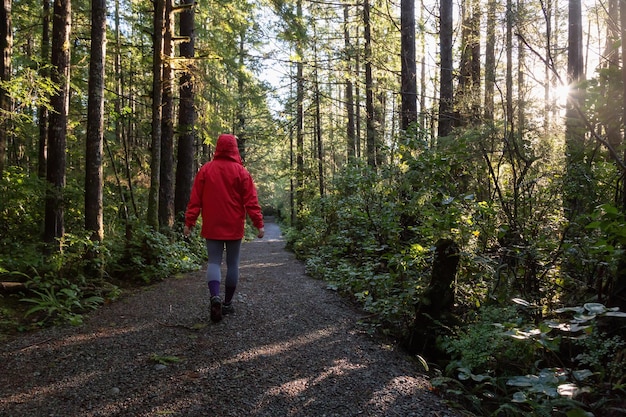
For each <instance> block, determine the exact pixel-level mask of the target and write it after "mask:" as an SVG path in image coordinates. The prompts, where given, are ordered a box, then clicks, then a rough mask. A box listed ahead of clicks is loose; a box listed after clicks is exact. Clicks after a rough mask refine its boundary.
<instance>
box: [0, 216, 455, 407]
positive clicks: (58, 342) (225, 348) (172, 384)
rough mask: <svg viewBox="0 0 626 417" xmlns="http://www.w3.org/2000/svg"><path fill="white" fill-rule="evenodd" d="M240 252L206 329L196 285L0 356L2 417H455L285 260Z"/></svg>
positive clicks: (35, 338) (153, 291) (273, 230)
mask: <svg viewBox="0 0 626 417" xmlns="http://www.w3.org/2000/svg"><path fill="white" fill-rule="evenodd" d="M284 246H285V242H284V240H283V239H282V237H281V234H280V228H279V227H278V225H276V224H274V223H269V224H267V225H266V237H265V238H264V239H256V240H255V241H253V242H249V243H245V244H244V245H243V247H242V254H241V277H240V284H239V288H238V293H237V295H236V299H235V308H236V312H235V314H234V315H232V316H226V317H225V319H224V320H223V321H222V322H221V323H218V324H210V322H209V320H208V316H209V314H208V296H207V290H206V284H205V282H204V271H198V272H196V273H192V274H187V275H185V276H184V277H182V278H171V279H169V280H167V281H165V282H163V283H160V284H158V285H156V286H154V287H151V288H149V289H147V290H146V291H143V292H141V293H139V294H137V295H135V296H132V297H129V298H126V299H123V300H121V301H119V302H116V303H113V304H111V305H108V306H105V307H103V308H101V309H100V310H98V311H97V312H95V313H94V314H92V315H91V316H90V317H89V319H88V320H87V322H86V324H85V325H83V326H81V327H79V328H58V329H47V330H44V331H41V332H37V333H35V334H28V335H24V336H21V337H19V338H17V339H14V340H11V341H10V342H9V343H7V344H6V345H5V346H2V349H1V350H0V415H1V416H7V417H8V416H161V415H168V416H396V415H397V416H453V415H455V414H454V413H452V412H450V411H448V410H447V409H446V407H445V406H443V405H442V403H441V402H440V400H439V398H438V397H436V396H434V395H432V394H431V393H430V392H429V389H428V387H429V385H428V382H427V380H425V379H424V378H423V377H421V376H420V375H419V372H418V368H417V367H416V365H415V364H414V363H413V362H412V361H410V360H409V359H408V358H407V357H405V356H404V355H402V354H401V353H399V352H397V351H395V350H394V349H392V348H391V347H390V346H386V345H384V344H383V343H381V342H380V341H378V340H376V339H372V338H370V337H368V336H367V335H365V334H363V333H362V332H360V331H359V327H358V323H357V322H358V318H359V312H357V311H355V310H354V309H352V308H351V307H350V306H348V305H346V303H344V302H343V301H342V299H341V298H340V297H338V296H337V295H336V294H335V293H333V292H331V291H328V290H326V289H325V285H324V283H323V282H321V281H317V280H313V279H311V278H309V277H307V276H306V275H305V273H304V266H303V265H302V263H300V262H298V261H297V260H296V259H295V258H294V256H293V254H291V253H289V252H287V251H286V250H285V249H284Z"/></svg>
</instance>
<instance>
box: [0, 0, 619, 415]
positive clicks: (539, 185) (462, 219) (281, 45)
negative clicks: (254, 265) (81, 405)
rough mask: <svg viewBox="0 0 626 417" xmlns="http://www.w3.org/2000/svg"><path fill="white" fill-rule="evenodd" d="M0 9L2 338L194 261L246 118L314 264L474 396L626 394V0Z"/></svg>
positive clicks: (126, 1)
mask: <svg viewBox="0 0 626 417" xmlns="http://www.w3.org/2000/svg"><path fill="white" fill-rule="evenodd" d="M42 6H43V7H42ZM40 7H42V8H40ZM1 10H2V15H0V46H1V47H2V50H3V59H2V61H1V64H0V174H1V178H0V194H1V197H0V341H1V340H2V339H3V338H5V337H7V336H8V335H12V334H18V333H19V332H28V331H33V330H36V329H38V328H41V327H44V326H55V325H57V326H58V325H77V326H78V325H81V323H82V322H83V320H84V315H85V314H86V313H88V312H89V311H91V310H94V309H97V308H98V307H100V306H101V305H103V304H106V303H110V302H115V300H116V299H118V298H119V297H121V296H122V295H123V294H124V293H125V292H126V291H131V290H132V289H133V288H137V287H140V286H145V285H150V284H154V283H156V282H159V281H161V280H164V279H168V278H169V277H172V276H175V275H177V274H182V273H185V272H188V271H192V270H196V269H199V268H202V267H203V264H204V262H205V253H204V251H205V249H204V242H203V241H202V239H201V238H200V237H199V236H197V234H196V235H194V236H192V237H191V238H190V239H186V238H184V237H183V234H182V228H183V222H182V221H183V213H184V210H185V208H186V205H187V202H188V199H189V194H190V191H191V185H192V181H193V178H194V175H195V173H196V171H197V170H198V169H199V167H200V166H201V165H202V164H203V163H204V162H206V161H208V160H210V158H211V155H212V150H213V145H214V143H215V141H216V139H217V136H218V135H219V134H220V133H226V132H229V133H234V134H236V135H237V136H238V139H239V147H240V151H241V154H242V158H243V159H244V163H245V165H246V167H247V168H248V170H249V171H250V172H251V174H252V176H253V178H254V179H255V183H256V185H257V188H258V191H259V199H260V201H261V204H262V206H263V210H264V214H265V215H266V216H267V217H268V218H269V217H270V216H271V217H273V218H275V219H276V221H277V222H279V223H280V224H281V227H282V229H283V232H284V234H285V236H286V239H287V247H288V248H289V250H291V251H293V252H294V253H296V255H297V256H298V257H299V258H300V259H301V260H302V261H303V262H304V263H305V264H306V268H307V273H308V274H309V275H310V276H312V277H315V278H319V279H322V280H324V281H325V282H326V285H327V287H328V289H329V290H332V291H337V292H338V293H340V294H341V295H342V296H344V297H345V298H346V299H349V300H350V301H351V302H354V303H355V304H356V305H358V306H359V307H360V308H361V309H362V310H363V311H364V312H366V315H367V318H366V319H364V320H363V322H362V323H361V325H362V326H363V329H364V330H365V331H367V332H371V333H372V334H376V335H379V336H380V335H382V336H383V337H385V338H388V340H390V341H392V342H393V343H394V344H396V345H397V346H400V347H401V348H402V349H404V350H406V351H407V352H408V353H410V354H411V355H412V356H413V357H414V358H415V360H416V373H418V372H419V373H425V374H428V375H429V376H430V377H431V383H432V385H433V389H434V390H435V391H436V392H437V393H439V394H440V395H441V396H442V398H444V399H445V400H446V401H448V403H449V404H451V405H453V406H455V407H457V408H458V409H459V410H461V411H462V413H464V415H473V416H517V415H536V416H568V417H578V416H617V415H624V414H625V413H626V371H625V370H626V320H625V319H626V180H625V177H624V174H625V173H626V142H625V139H626V138H625V135H626V126H625V122H626V65H625V62H626V60H625V59H624V57H626V44H624V43H623V42H622V39H624V38H625V35H626V2H625V1H619V0H585V1H582V0H569V1H558V0H541V1H530V0H529V1H525V0H516V1H513V0H506V1H501V2H499V1H495V0H483V1H480V0H457V1H455V2H453V1H452V0H439V1H434V0H419V1H415V0H398V1H394V0H360V1H358V2H351V1H348V0H337V1H333V0H203V1H200V2H194V1H192V0H180V1H178V2H174V1H166V0H154V1H147V0H113V1H112V0H109V1H107V0H91V2H86V1H83V0H74V1H71V0H53V1H52V2H51V1H50V0H13V1H12V0H4V2H3V8H2V9H1ZM250 232H251V236H253V234H252V228H250Z"/></svg>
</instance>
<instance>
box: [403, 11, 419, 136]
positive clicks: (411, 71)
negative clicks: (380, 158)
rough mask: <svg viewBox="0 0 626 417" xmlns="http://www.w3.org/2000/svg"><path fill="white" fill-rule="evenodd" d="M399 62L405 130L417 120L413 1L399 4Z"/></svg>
mask: <svg viewBox="0 0 626 417" xmlns="http://www.w3.org/2000/svg"><path fill="white" fill-rule="evenodd" d="M400 44H401V47H400V60H401V61H402V65H401V77H400V78H401V87H400V91H401V97H402V111H401V113H402V120H401V125H400V128H401V129H402V130H405V131H406V130H407V129H408V128H409V126H410V125H411V123H414V122H415V121H416V120H417V62H416V54H415V0H402V1H401V2H400Z"/></svg>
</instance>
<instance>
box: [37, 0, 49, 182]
mask: <svg viewBox="0 0 626 417" xmlns="http://www.w3.org/2000/svg"><path fill="white" fill-rule="evenodd" d="M49 61H50V0H43V11H42V15H41V62H42V63H46V62H49ZM39 73H40V75H41V76H42V77H43V78H45V77H48V75H49V74H50V72H49V71H48V66H47V65H42V66H41V69H40V70H39ZM37 115H38V119H39V147H38V148H39V149H38V157H37V159H38V161H37V172H38V174H39V178H45V177H46V164H47V158H48V106H45V105H43V104H40V105H39V109H38V110H37Z"/></svg>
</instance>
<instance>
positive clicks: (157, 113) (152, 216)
mask: <svg viewBox="0 0 626 417" xmlns="http://www.w3.org/2000/svg"><path fill="white" fill-rule="evenodd" d="M165 1H166V0H155V2H154V24H153V30H154V31H153V38H152V42H153V49H152V136H151V138H152V140H151V146H152V152H151V160H152V163H151V174H150V194H149V196H148V218H147V222H148V225H150V226H152V227H154V228H155V229H158V227H159V215H158V210H159V188H160V187H159V182H160V180H161V133H162V127H161V123H162V114H163V113H162V109H163V108H162V104H163V88H162V83H163V47H164V45H163V39H164V36H165V9H166V7H165Z"/></svg>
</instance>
